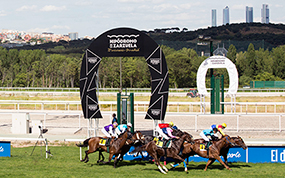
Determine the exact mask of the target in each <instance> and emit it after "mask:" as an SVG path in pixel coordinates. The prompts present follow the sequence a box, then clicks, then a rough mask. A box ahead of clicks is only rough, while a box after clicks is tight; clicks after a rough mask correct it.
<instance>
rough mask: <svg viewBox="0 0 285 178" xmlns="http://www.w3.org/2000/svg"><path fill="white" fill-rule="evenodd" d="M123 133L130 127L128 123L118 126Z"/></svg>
mask: <svg viewBox="0 0 285 178" xmlns="http://www.w3.org/2000/svg"><path fill="white" fill-rule="evenodd" d="M117 128H118V129H119V131H120V132H121V133H123V132H125V131H126V130H127V128H128V126H127V124H121V125H118V127H117Z"/></svg>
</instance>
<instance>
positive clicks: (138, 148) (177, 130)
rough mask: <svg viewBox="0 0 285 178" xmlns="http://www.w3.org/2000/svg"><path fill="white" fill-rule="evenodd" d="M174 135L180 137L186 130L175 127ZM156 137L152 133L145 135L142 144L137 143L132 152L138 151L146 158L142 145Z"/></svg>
mask: <svg viewBox="0 0 285 178" xmlns="http://www.w3.org/2000/svg"><path fill="white" fill-rule="evenodd" d="M172 134H173V135H174V136H178V137H181V136H182V135H184V132H183V131H181V130H179V129H173V133H172ZM189 135H190V134H189ZM190 137H191V138H193V136H192V135H190ZM154 138H155V136H152V135H145V136H144V142H141V144H140V145H139V144H137V145H136V146H135V149H134V150H133V151H132V152H131V153H136V152H137V155H136V156H138V155H139V154H140V155H141V156H142V159H143V158H144V157H143V154H142V150H141V148H140V146H142V145H146V144H148V143H149V142H151V141H153V140H154Z"/></svg>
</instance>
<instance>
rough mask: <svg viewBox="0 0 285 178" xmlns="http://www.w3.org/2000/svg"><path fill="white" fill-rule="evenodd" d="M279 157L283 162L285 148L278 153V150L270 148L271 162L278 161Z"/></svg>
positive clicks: (284, 160)
mask: <svg viewBox="0 0 285 178" xmlns="http://www.w3.org/2000/svg"><path fill="white" fill-rule="evenodd" d="M279 159H280V161H281V162H285V150H283V151H282V152H281V153H280V155H279V154H278V150H271V162H278V160H279Z"/></svg>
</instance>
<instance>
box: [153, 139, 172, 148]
mask: <svg viewBox="0 0 285 178" xmlns="http://www.w3.org/2000/svg"><path fill="white" fill-rule="evenodd" d="M153 141H154V142H155V145H156V146H158V147H160V148H170V147H171V143H172V140H165V139H163V140H160V139H159V138H157V137H154V138H153Z"/></svg>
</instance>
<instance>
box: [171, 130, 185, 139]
mask: <svg viewBox="0 0 285 178" xmlns="http://www.w3.org/2000/svg"><path fill="white" fill-rule="evenodd" d="M172 130H173V132H172V135H174V136H178V137H182V136H183V135H184V132H182V131H181V130H179V129H172Z"/></svg>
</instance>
